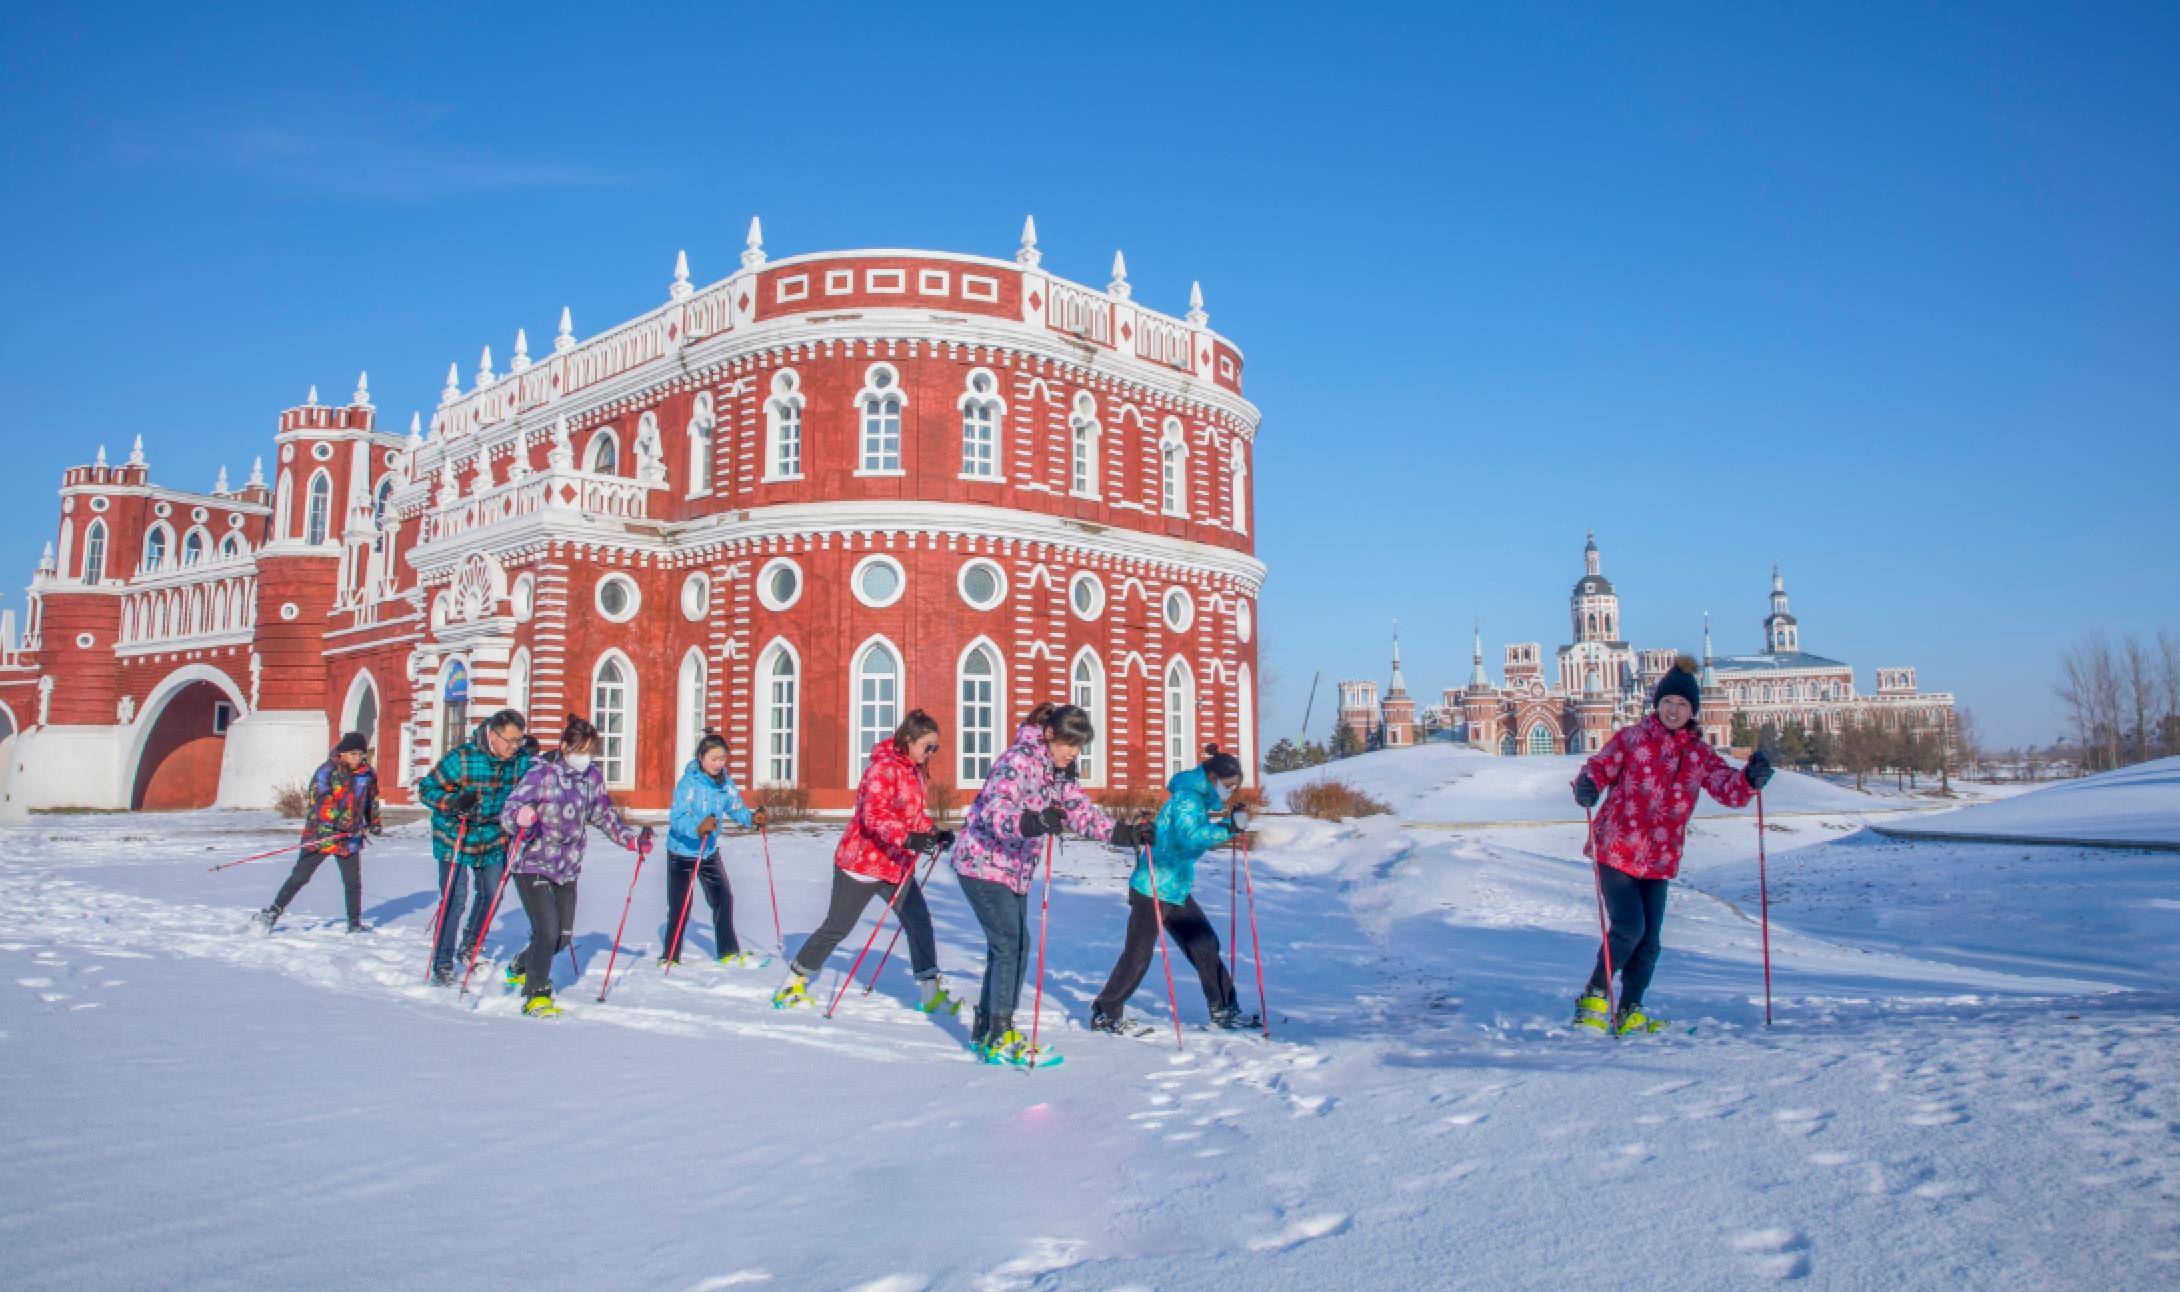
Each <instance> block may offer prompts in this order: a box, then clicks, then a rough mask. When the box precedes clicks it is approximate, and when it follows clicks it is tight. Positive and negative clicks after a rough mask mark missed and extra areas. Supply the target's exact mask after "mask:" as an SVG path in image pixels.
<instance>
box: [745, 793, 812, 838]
mask: <svg viewBox="0 0 2180 1292" xmlns="http://www.w3.org/2000/svg"><path fill="white" fill-rule="evenodd" d="M744 801H745V802H747V803H748V804H749V805H750V806H751V807H752V808H763V809H764V810H765V820H766V823H767V827H768V828H769V827H770V826H775V825H804V824H807V823H808V822H809V821H811V820H812V819H813V818H814V816H815V815H816V814H815V813H813V812H812V811H811V810H810V791H808V790H806V789H804V788H803V787H802V786H800V785H766V786H763V787H761V788H758V789H753V790H751V791H750V792H749V793H748V794H747V795H746V796H745V797H744Z"/></svg>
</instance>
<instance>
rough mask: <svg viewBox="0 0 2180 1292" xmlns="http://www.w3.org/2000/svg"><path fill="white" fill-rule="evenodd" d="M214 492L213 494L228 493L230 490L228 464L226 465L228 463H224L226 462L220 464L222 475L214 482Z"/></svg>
mask: <svg viewBox="0 0 2180 1292" xmlns="http://www.w3.org/2000/svg"><path fill="white" fill-rule="evenodd" d="M212 492H213V493H226V492H228V488H227V464H226V463H224V462H222V463H220V475H219V479H217V480H214V481H213V482H212Z"/></svg>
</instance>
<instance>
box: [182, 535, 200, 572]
mask: <svg viewBox="0 0 2180 1292" xmlns="http://www.w3.org/2000/svg"><path fill="white" fill-rule="evenodd" d="M204 549H205V534H204V531H203V530H201V529H193V530H190V531H189V532H188V533H187V534H184V535H183V536H182V564H183V565H184V566H190V565H201V564H203V563H204Z"/></svg>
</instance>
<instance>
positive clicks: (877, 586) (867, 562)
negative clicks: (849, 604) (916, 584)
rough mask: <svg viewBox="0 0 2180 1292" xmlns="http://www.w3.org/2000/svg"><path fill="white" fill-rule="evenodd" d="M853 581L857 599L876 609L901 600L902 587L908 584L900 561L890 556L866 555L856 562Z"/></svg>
mask: <svg viewBox="0 0 2180 1292" xmlns="http://www.w3.org/2000/svg"><path fill="white" fill-rule="evenodd" d="M852 582H853V583H854V586H855V599H856V600H858V601H860V602H862V603H863V604H864V605H866V606H870V607H872V608H874V609H878V608H883V607H885V606H890V605H892V604H893V603H894V602H896V601H899V600H900V599H901V589H902V588H904V587H906V586H907V579H906V578H905V577H904V576H903V575H902V573H901V564H900V562H898V561H896V560H894V559H893V558H892V557H890V556H866V557H864V558H863V559H862V560H861V561H859V562H857V563H856V567H855V575H854V578H853V580H852Z"/></svg>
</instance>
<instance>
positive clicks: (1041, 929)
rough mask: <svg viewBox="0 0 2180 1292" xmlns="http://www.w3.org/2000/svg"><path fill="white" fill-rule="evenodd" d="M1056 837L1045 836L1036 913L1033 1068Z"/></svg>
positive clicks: (1042, 1006) (1040, 1015)
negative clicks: (1042, 879)
mask: <svg viewBox="0 0 2180 1292" xmlns="http://www.w3.org/2000/svg"><path fill="white" fill-rule="evenodd" d="M1057 839H1058V836H1057V835H1050V834H1048V835H1046V836H1045V891H1044V905H1043V907H1042V908H1041V909H1040V910H1039V911H1038V914H1037V994H1036V996H1034V997H1033V998H1032V1001H1033V1003H1032V1004H1031V1005H1030V1008H1029V1066H1030V1067H1031V1068H1033V1069H1034V1068H1035V1067H1036V1066H1037V1024H1038V1023H1039V1022H1040V1021H1041V1020H1042V1018H1043V1016H1044V1012H1045V930H1046V929H1047V928H1049V927H1051V922H1052V845H1053V844H1054V843H1055V842H1056V841H1057ZM1015 981H1017V982H1020V981H1021V980H1020V979H1016V980H1015Z"/></svg>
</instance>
